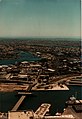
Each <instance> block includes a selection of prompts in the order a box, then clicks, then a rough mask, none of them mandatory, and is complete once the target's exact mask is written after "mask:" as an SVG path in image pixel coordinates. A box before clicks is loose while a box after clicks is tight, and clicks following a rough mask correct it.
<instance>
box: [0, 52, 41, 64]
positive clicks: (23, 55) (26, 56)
mask: <svg viewBox="0 0 82 119" xmlns="http://www.w3.org/2000/svg"><path fill="white" fill-rule="evenodd" d="M37 60H40V58H38V57H36V56H34V55H33V54H31V53H30V52H23V51H20V53H19V58H17V59H3V60H0V65H8V64H15V62H22V61H37Z"/></svg>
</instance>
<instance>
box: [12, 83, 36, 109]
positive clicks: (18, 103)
mask: <svg viewBox="0 0 82 119" xmlns="http://www.w3.org/2000/svg"><path fill="white" fill-rule="evenodd" d="M34 85H35V83H34V84H31V85H29V87H28V88H27V90H26V91H25V92H18V94H21V95H22V96H21V97H20V99H19V100H18V102H17V103H16V104H15V106H14V107H13V109H12V110H11V111H17V109H18V108H19V106H20V105H21V103H22V102H23V101H24V99H25V98H26V95H28V94H32V93H30V92H29V91H30V90H31V89H32V87H33V86H34Z"/></svg>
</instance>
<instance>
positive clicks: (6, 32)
mask: <svg viewBox="0 0 82 119" xmlns="http://www.w3.org/2000/svg"><path fill="white" fill-rule="evenodd" d="M80 25H81V24H80V0H0V37H80Z"/></svg>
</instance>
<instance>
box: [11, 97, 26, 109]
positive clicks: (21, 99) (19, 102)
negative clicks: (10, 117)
mask: <svg viewBox="0 0 82 119" xmlns="http://www.w3.org/2000/svg"><path fill="white" fill-rule="evenodd" d="M25 97H26V95H23V96H21V98H20V99H19V100H18V102H17V103H16V104H15V106H14V107H13V109H12V110H11V111H16V110H17V109H18V108H19V106H20V104H21V103H22V102H23V100H24V99H25Z"/></svg>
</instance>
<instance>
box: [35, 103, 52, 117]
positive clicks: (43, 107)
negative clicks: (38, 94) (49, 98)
mask: <svg viewBox="0 0 82 119" xmlns="http://www.w3.org/2000/svg"><path fill="white" fill-rule="evenodd" d="M50 106H51V104H47V103H43V104H42V105H41V106H40V107H39V108H38V109H37V110H36V112H35V114H36V115H39V116H44V115H45V114H46V113H47V112H49V108H50Z"/></svg>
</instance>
